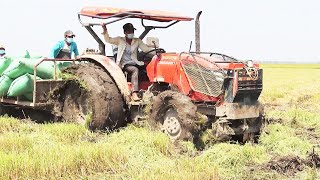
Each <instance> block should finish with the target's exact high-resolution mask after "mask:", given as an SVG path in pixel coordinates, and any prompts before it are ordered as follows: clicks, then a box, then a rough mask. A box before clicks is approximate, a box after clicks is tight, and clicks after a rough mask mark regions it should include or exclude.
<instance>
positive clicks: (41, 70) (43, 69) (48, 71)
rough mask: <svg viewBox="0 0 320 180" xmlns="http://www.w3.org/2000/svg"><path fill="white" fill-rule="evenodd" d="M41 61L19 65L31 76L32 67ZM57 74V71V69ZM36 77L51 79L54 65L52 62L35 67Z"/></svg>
mask: <svg viewBox="0 0 320 180" xmlns="http://www.w3.org/2000/svg"><path fill="white" fill-rule="evenodd" d="M40 60H41V59H31V60H30V61H22V62H21V63H22V64H23V65H24V66H25V68H27V69H28V70H27V71H28V73H30V74H33V73H34V72H33V69H34V66H35V65H36V64H37V63H38V62H39V61H40ZM57 73H59V69H58V68H57ZM37 76H38V77H40V78H42V79H52V78H53V76H54V63H53V62H52V61H44V62H42V63H41V64H40V65H39V66H38V67H37Z"/></svg>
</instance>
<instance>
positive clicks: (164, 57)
mask: <svg viewBox="0 0 320 180" xmlns="http://www.w3.org/2000/svg"><path fill="white" fill-rule="evenodd" d="M176 59H177V56H163V57H162V60H176Z"/></svg>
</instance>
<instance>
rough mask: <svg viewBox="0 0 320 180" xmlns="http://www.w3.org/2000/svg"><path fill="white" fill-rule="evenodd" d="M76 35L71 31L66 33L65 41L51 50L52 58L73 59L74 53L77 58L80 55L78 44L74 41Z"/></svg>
mask: <svg viewBox="0 0 320 180" xmlns="http://www.w3.org/2000/svg"><path fill="white" fill-rule="evenodd" d="M74 37H75V35H74V33H73V32H72V31H70V30H68V31H66V32H65V33H64V40H62V41H59V42H58V43H57V44H56V45H55V46H54V47H53V48H52V50H51V53H50V58H63V59H71V57H72V53H74V56H75V58H76V57H77V56H78V55H79V51H78V47H77V44H76V43H75V42H74V41H73V38H74Z"/></svg>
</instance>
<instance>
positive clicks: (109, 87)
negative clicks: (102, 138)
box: [55, 64, 127, 130]
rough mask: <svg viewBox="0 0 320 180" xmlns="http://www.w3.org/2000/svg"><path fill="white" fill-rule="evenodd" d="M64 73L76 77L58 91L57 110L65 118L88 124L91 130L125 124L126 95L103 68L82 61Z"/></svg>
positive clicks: (106, 128) (109, 128)
mask: <svg viewBox="0 0 320 180" xmlns="http://www.w3.org/2000/svg"><path fill="white" fill-rule="evenodd" d="M64 73H67V74H72V75H74V77H75V79H73V80H72V79H71V80H68V81H67V82H66V84H65V85H64V86H63V87H62V88H60V89H59V90H58V91H57V92H55V94H56V95H57V96H59V97H58V101H59V102H60V103H59V106H58V107H57V108H56V109H59V110H58V111H60V112H61V116H62V119H63V120H64V121H72V122H77V123H80V124H86V125H87V126H88V127H89V129H91V130H114V129H117V128H119V127H123V126H125V125H126V123H127V121H126V115H125V102H124V99H123V96H122V95H121V93H120V91H119V89H118V88H117V86H116V84H115V82H114V81H113V79H112V78H111V77H110V75H109V74H108V73H107V72H106V71H105V70H104V69H102V68H100V67H99V66H96V65H93V64H79V65H74V66H72V67H70V68H68V69H66V70H65V71H64ZM56 111H57V110H56Z"/></svg>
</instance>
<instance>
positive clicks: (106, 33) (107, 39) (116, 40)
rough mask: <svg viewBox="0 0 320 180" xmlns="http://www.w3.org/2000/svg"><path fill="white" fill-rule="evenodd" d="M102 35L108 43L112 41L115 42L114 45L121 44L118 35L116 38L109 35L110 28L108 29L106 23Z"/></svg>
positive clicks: (103, 25)
mask: <svg viewBox="0 0 320 180" xmlns="http://www.w3.org/2000/svg"><path fill="white" fill-rule="evenodd" d="M101 26H102V30H103V31H102V33H101V34H102V35H103V37H104V40H105V41H106V42H107V43H110V44H114V45H119V42H120V39H119V37H116V38H112V37H110V36H109V33H108V30H107V26H106V25H105V24H102V25H101Z"/></svg>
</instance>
